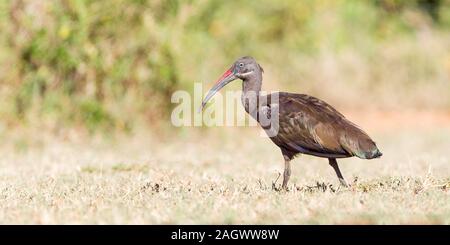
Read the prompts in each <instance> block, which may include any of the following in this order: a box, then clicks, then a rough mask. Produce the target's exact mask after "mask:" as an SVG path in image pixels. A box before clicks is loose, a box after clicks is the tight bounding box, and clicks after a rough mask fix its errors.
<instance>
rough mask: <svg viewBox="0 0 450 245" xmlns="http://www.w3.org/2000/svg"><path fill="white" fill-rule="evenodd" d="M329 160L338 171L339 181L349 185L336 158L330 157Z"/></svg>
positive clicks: (346, 185)
mask: <svg viewBox="0 0 450 245" xmlns="http://www.w3.org/2000/svg"><path fill="white" fill-rule="evenodd" d="M328 161H329V163H330V165H331V167H333V169H334V171H335V172H336V175H337V177H338V179H339V182H341V185H343V186H345V187H348V184H347V181H345V179H344V176H342V173H341V170H340V169H339V166H338V163H337V161H336V158H328Z"/></svg>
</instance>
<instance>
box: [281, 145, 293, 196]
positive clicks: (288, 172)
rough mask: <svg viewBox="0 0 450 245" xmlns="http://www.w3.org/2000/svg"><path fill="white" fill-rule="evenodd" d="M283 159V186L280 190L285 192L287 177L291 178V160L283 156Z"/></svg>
mask: <svg viewBox="0 0 450 245" xmlns="http://www.w3.org/2000/svg"><path fill="white" fill-rule="evenodd" d="M283 157H284V174H283V185H282V186H281V188H282V189H284V190H287V183H288V181H289V177H291V159H290V157H288V156H286V155H284V154H283Z"/></svg>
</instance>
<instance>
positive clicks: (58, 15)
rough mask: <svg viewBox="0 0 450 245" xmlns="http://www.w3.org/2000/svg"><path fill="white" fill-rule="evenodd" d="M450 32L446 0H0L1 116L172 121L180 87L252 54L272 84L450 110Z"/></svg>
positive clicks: (12, 121)
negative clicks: (174, 98)
mask: <svg viewBox="0 0 450 245" xmlns="http://www.w3.org/2000/svg"><path fill="white" fill-rule="evenodd" d="M449 30H450V1H446V0H371V1H360V0H347V1H344V0H317V1H297V0H286V1H275V0H262V1H244V0H237V1H219V0H211V1H206V0H185V1H181V0H180V1H178V0H107V1H106V0H96V1H93V0H63V1H60V0H49V1H36V0H5V1H0V96H1V98H2V103H1V107H0V116H1V119H0V123H3V124H4V125H6V127H8V126H12V125H22V124H25V125H31V124H33V123H38V122H43V123H45V124H49V125H53V126H55V127H63V126H64V127H69V126H75V127H81V128H87V129H89V130H90V131H95V130H97V129H106V130H131V129H132V128H133V127H134V126H135V123H136V122H137V121H139V120H141V121H142V122H146V123H148V124H149V125H155V124H157V123H158V122H159V123H161V122H167V118H168V115H169V114H170V109H171V106H172V105H171V103H170V97H171V94H172V92H174V91H176V90H178V89H186V90H192V84H193V83H194V82H199V81H203V80H204V82H208V79H214V78H216V76H217V75H220V73H221V72H222V71H223V70H224V69H225V68H227V67H228V66H229V65H230V64H231V62H233V61H234V59H235V58H237V57H240V56H243V55H252V56H254V57H256V58H257V59H258V60H259V61H260V63H262V64H263V66H264V67H265V70H266V76H267V77H268V78H270V79H268V80H271V81H272V82H273V85H271V84H270V82H269V87H271V88H277V89H281V88H283V89H291V90H295V91H296V92H310V93H313V94H314V95H319V96H320V95H323V96H327V98H329V100H331V102H334V103H342V104H343V105H354V104H358V103H360V102H359V101H358V102H356V103H355V99H356V100H357V99H359V98H361V97H365V98H366V101H365V102H367V103H376V104H380V106H387V107H389V106H391V105H402V103H403V105H412V106H432V107H445V108H448V107H449V106H450V98H449V90H450V85H449V75H450V53H449V50H450V37H449ZM267 66H268V67H270V69H267V68H266V67H267ZM269 70H270V72H268V71H269ZM329 80H336V81H333V82H326V81H329ZM275 84H276V85H275ZM208 86H209V85H206V84H205V88H207V87H208ZM324 86H328V87H330V88H328V89H324ZM335 86H337V87H335ZM331 87H333V88H331ZM349 87H352V88H353V89H352V90H353V92H352V93H350V92H348V91H347V90H348V89H346V88H349ZM324 90H329V91H330V92H328V93H334V94H327V92H324ZM336 91H339V92H336ZM355 91H356V92H355ZM360 106H363V107H364V105H360Z"/></svg>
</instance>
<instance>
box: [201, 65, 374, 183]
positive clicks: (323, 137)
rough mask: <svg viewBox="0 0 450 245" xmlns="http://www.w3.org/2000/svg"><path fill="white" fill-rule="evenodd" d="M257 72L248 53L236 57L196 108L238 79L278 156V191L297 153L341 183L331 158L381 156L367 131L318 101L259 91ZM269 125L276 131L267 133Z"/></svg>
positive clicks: (259, 74)
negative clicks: (322, 162) (319, 161)
mask: <svg viewBox="0 0 450 245" xmlns="http://www.w3.org/2000/svg"><path fill="white" fill-rule="evenodd" d="M262 73H263V70H262V68H261V66H260V65H259V64H258V63H257V62H256V61H255V59H253V58H252V57H242V58H240V59H238V60H237V61H236V62H235V63H234V64H233V66H232V67H231V68H230V69H229V70H227V72H225V74H224V75H223V76H222V77H221V78H220V79H219V81H217V83H216V84H215V85H214V87H213V88H212V89H211V90H210V91H209V92H208V94H207V96H206V97H205V99H204V102H203V104H202V107H204V106H205V105H206V102H207V101H208V100H209V99H210V98H211V97H212V96H213V95H214V94H215V93H216V92H217V91H218V90H220V89H221V88H222V87H224V86H225V85H226V84H228V83H230V82H231V81H233V80H236V79H241V80H242V81H243V93H242V104H243V106H244V108H245V110H246V111H247V113H249V114H250V115H251V116H252V117H254V118H255V119H256V120H257V121H258V122H259V123H260V125H261V126H262V127H263V128H264V130H265V131H266V132H267V133H268V135H269V137H270V139H271V140H272V141H273V142H274V143H275V144H276V145H277V146H278V147H280V149H281V152H282V154H283V157H284V160H285V170H284V178H283V185H282V187H283V188H284V189H287V183H288V181H289V177H290V173H291V168H290V161H291V160H292V159H293V158H294V157H295V156H296V155H298V154H308V155H313V156H317V157H323V158H328V160H329V164H330V165H331V166H332V167H333V169H334V170H335V171H336V174H337V176H338V178H339V181H340V182H341V184H342V185H344V186H347V183H346V181H345V179H344V177H343V176H342V174H341V172H340V170H339V166H338V164H337V161H336V158H346V157H353V156H357V157H359V158H362V159H372V158H378V157H380V156H381V155H382V153H381V152H380V151H379V150H378V148H377V146H376V144H375V142H374V141H373V140H372V139H371V138H370V137H369V136H368V135H367V133H365V132H364V131H363V130H362V129H360V128H359V127H358V126H357V125H355V124H354V123H352V122H350V121H349V120H348V119H346V118H345V117H344V115H342V114H341V113H340V112H338V111H337V110H336V109H334V108H333V107H332V106H331V105H329V104H327V103H326V102H324V101H322V100H320V99H317V98H315V97H312V96H309V95H305V94H294V93H286V92H279V93H273V94H269V95H260V90H261V84H262ZM273 113H277V114H276V115H278V120H272V121H271V120H268V119H270V118H272V117H273V116H274V114H273ZM264 120H265V121H264ZM267 121H269V123H268V122H267ZM275 124H277V125H275ZM273 128H276V129H278V131H271V130H273ZM274 132H275V133H274Z"/></svg>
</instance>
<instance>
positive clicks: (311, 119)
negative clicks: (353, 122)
mask: <svg viewBox="0 0 450 245" xmlns="http://www.w3.org/2000/svg"><path fill="white" fill-rule="evenodd" d="M279 104H280V109H279V110H280V111H279V133H278V135H277V138H278V139H277V140H278V141H280V142H281V143H282V144H283V145H287V146H289V147H290V148H293V149H296V150H298V151H300V152H304V153H315V154H316V155H321V154H322V155H324V156H327V155H330V156H332V155H336V156H337V157H339V156H340V157H343V156H347V155H348V152H346V150H345V149H344V148H343V147H342V146H341V144H340V140H339V130H337V129H338V127H339V126H340V124H342V122H343V121H347V120H345V117H344V116H343V115H342V114H341V113H339V112H338V111H337V110H336V109H334V108H333V107H332V106H330V105H329V104H327V103H326V102H324V101H322V100H319V99H317V98H315V97H312V96H309V95H304V94H290V93H280V95H279Z"/></svg>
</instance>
